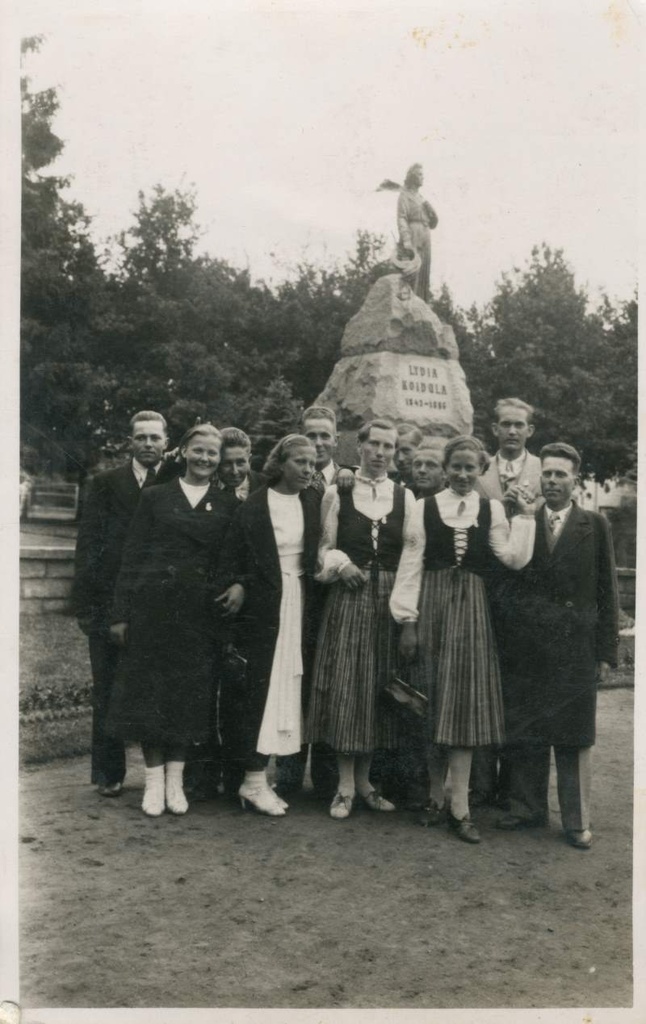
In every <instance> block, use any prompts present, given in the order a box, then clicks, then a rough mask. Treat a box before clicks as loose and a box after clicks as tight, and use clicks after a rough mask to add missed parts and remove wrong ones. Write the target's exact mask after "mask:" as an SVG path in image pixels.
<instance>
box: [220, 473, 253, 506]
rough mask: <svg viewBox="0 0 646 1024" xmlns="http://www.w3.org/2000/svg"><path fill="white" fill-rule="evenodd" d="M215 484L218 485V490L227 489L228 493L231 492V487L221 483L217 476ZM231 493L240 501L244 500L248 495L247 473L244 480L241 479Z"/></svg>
mask: <svg viewBox="0 0 646 1024" xmlns="http://www.w3.org/2000/svg"><path fill="white" fill-rule="evenodd" d="M217 486H218V490H219V491H229V493H231V488H229V487H227V486H226V484H225V483H223V482H222V480H220V478H219V477H217ZM233 493H234V494H235V496H236V498H240V500H241V501H245V499H246V498H248V497H249V474H248V473H247V475H246V477H245V478H244V480H243V481H242V483H241V484H238V486H237V487H235V488H234V491H233Z"/></svg>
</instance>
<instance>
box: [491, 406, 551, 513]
mask: <svg viewBox="0 0 646 1024" xmlns="http://www.w3.org/2000/svg"><path fill="white" fill-rule="evenodd" d="M494 415H495V417H496V418H495V421H494V422H493V423H492V424H491V431H492V433H493V435H494V437H495V438H496V439H497V441H498V451H497V452H496V454H495V455H494V456H493V458H492V459H491V463H490V464H489V468H488V469H487V470H486V471H485V472H484V473H483V474H482V476H481V477H480V479H479V481H478V485H477V489H478V491H479V492H480V494H481V495H482V496H483V498H497V499H498V501H502V503H503V504H504V506H505V509H506V511H507V517H508V518H511V517H512V516H513V515H514V514H515V511H516V508H515V505H516V494H517V493H518V490H519V488H522V490H523V491H524V492H525V493H526V494H531V495H532V496H533V497H536V495H539V494H540V493H541V462H540V459H539V458H537V456H536V455H532V454H531V453H530V452H528V451H527V448H526V444H527V441H528V440H529V438H530V437H531V436H532V434H533V433H534V424H533V423H532V419H533V416H534V409H533V407H532V406H531V405H528V404H527V402H522V401H521V400H520V398H501V399H500V401H499V402H497V403H496V408H495V409H494Z"/></svg>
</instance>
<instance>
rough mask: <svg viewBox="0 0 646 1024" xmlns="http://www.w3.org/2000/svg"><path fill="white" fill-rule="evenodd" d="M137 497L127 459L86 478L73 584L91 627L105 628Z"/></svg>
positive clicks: (80, 613)
mask: <svg viewBox="0 0 646 1024" xmlns="http://www.w3.org/2000/svg"><path fill="white" fill-rule="evenodd" d="M140 497H141V489H140V487H139V484H138V482H137V479H136V477H135V474H134V472H133V469H132V463H131V462H129V463H128V465H126V466H119V468H118V469H110V470H108V471H107V472H106V473H99V474H98V475H97V476H95V477H94V479H93V480H92V482H91V484H90V487H89V491H88V495H87V498H86V501H85V505H84V508H83V517H82V519H81V524H80V526H79V531H78V537H77V541H76V555H75V574H74V584H73V587H72V603H73V607H74V612H75V614H76V615H77V617H79V618H83V619H84V620H85V622H86V623H87V624H88V627H89V628H88V631H89V632H96V633H103V632H105V631H106V630H107V627H108V624H109V623H108V614H109V611H110V608H111V606H112V595H113V592H114V584H115V582H116V579H117V575H118V573H119V566H120V565H121V554H122V551H123V545H124V543H125V539H126V534H127V532H128V527H129V526H130V521H131V519H132V517H133V515H134V513H135V509H136V508H137V505H138V504H139V498H140Z"/></svg>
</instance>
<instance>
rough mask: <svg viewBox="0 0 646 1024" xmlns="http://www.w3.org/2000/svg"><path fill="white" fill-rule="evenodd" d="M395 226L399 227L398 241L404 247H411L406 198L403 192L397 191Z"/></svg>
mask: <svg viewBox="0 0 646 1024" xmlns="http://www.w3.org/2000/svg"><path fill="white" fill-rule="evenodd" d="M397 227H398V228H399V241H400V242H401V244H402V245H403V246H404V247H405V248H406V249H412V248H413V243H412V241H411V234H410V224H409V222H408V200H407V198H406V195H405V193H404V192H400V193H399V199H398V200H397Z"/></svg>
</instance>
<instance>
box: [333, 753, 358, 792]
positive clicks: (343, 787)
mask: <svg viewBox="0 0 646 1024" xmlns="http://www.w3.org/2000/svg"><path fill="white" fill-rule="evenodd" d="M336 759H337V764H338V766H339V793H340V794H341V796H354V794H355V785H354V754H337V755H336Z"/></svg>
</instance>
